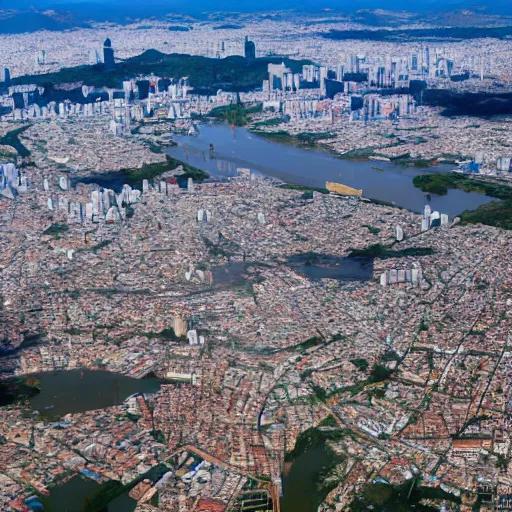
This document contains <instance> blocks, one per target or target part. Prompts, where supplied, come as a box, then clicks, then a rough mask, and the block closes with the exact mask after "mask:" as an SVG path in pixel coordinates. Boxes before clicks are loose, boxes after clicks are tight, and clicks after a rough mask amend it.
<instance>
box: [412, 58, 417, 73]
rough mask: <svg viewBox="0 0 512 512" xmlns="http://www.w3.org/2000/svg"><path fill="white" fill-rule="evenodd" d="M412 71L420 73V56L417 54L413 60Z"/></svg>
mask: <svg viewBox="0 0 512 512" xmlns="http://www.w3.org/2000/svg"><path fill="white" fill-rule="evenodd" d="M411 70H412V71H418V56H417V55H416V54H415V55H413V56H412V58H411Z"/></svg>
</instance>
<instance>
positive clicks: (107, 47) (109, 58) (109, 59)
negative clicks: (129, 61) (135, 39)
mask: <svg viewBox="0 0 512 512" xmlns="http://www.w3.org/2000/svg"><path fill="white" fill-rule="evenodd" d="M103 63H104V64H105V67H106V68H107V69H112V68H113V67H114V66H115V65H116V62H115V60H114V49H113V48H112V41H110V39H109V38H108V37H107V39H105V42H104V43H103Z"/></svg>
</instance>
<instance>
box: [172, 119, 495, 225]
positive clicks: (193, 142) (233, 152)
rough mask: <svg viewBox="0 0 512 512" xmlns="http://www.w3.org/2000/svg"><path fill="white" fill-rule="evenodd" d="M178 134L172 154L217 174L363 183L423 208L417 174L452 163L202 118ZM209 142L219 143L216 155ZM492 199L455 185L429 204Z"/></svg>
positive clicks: (461, 205)
mask: <svg viewBox="0 0 512 512" xmlns="http://www.w3.org/2000/svg"><path fill="white" fill-rule="evenodd" d="M174 140H175V141H176V142H177V143H178V146H174V147H171V148H169V149H168V151H167V152H168V154H169V155H170V156H172V157H173V158H177V159H179V160H182V161H185V162H187V163H189V164H190V165H193V166H195V167H198V168H200V169H202V170H204V171H207V172H209V173H210V175H212V176H224V177H229V176H236V175H237V168H245V169H249V170H251V172H254V173H260V174H264V175H267V176H272V177H274V178H278V179H280V180H283V181H285V182H286V183H291V184H296V185H307V186H311V187H325V182H326V181H335V182H339V183H343V184H345V185H349V186H350V187H354V188H358V189H363V195H364V196H365V197H367V198H371V199H379V200H382V201H390V202H394V203H396V204H397V205H398V206H402V207H403V208H407V209H408V210H411V211H416V212H421V211H423V207H424V205H425V203H426V199H425V193H424V192H422V191H421V190H420V189H417V188H416V187H414V185H413V183H412V180H413V178H414V177H415V176H418V175H421V174H425V173H430V172H443V171H448V170H450V169H451V167H448V166H438V167H435V168H431V169H428V170H423V169H413V168H402V167H399V166H398V165H395V164H392V163H390V162H376V161H352V160H344V159H342V158H338V157H336V156H334V155H331V154H329V153H328V152H327V151H322V150H320V149H307V148H304V149H303V148H298V147H295V146H290V145H286V144H280V143H278V142H274V141H272V140H270V139H267V138H264V137H260V136H258V135H255V134H253V133H251V132H249V131H247V130H245V129H243V128H235V129H232V128H231V127H230V126H228V125H226V124H212V125H208V124H201V125H200V126H199V135H197V136H187V135H179V136H176V137H174ZM210 144H213V146H214V152H213V155H212V157H211V155H210ZM490 201H492V198H490V197H487V196H485V195H483V194H478V193H476V192H464V191H462V190H450V191H449V192H448V194H447V195H446V196H435V195H432V199H431V201H430V205H431V207H432V209H433V210H438V211H439V212H441V213H447V214H448V215H449V216H450V217H454V216H456V215H458V214H459V213H461V212H463V211H464V210H474V209H475V208H477V207H478V206H480V205H482V204H486V203H488V202H490Z"/></svg>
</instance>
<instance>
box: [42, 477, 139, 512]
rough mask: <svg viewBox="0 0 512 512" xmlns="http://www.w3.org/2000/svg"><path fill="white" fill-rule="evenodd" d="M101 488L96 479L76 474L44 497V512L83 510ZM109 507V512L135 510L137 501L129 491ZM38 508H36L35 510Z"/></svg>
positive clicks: (130, 511) (74, 511) (81, 511)
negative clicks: (131, 496)
mask: <svg viewBox="0 0 512 512" xmlns="http://www.w3.org/2000/svg"><path fill="white" fill-rule="evenodd" d="M99 490H100V485H99V484H98V483H97V482H95V481H94V480H91V479H90V478H85V477H83V476H80V475H76V476H74V477H73V478H71V479H70V480H68V481H67V482H65V483H64V484H62V485H57V486H55V487H53V488H52V489H51V491H50V496H48V497H47V498H45V499H44V512H83V511H84V510H85V506H86V505H87V503H88V502H89V501H90V500H91V499H92V498H94V496H96V494H97V493H98V491H99ZM107 507H108V508H106V509H105V510H108V512H133V511H134V510H135V508H136V507H137V502H136V501H135V500H133V499H132V498H130V496H129V495H128V493H123V494H121V496H119V497H118V498H116V499H115V500H113V501H111V502H110V503H109V504H108V506H107ZM36 510H37V509H34V512H36ZM39 510H41V509H39Z"/></svg>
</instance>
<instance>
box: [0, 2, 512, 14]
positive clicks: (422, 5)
mask: <svg viewBox="0 0 512 512" xmlns="http://www.w3.org/2000/svg"><path fill="white" fill-rule="evenodd" d="M91 4H95V5H96V6H97V9H99V10H102V11H106V10H109V9H115V10H116V11H118V13H119V11H139V10H140V11H141V12H144V10H146V11H148V12H149V11H160V12H162V11H169V12H171V11H179V12H186V11H190V12H200V11H212V10H232V11H258V10H266V9H321V8H326V7H328V8H334V9H340V10H346V11H354V10H357V9H363V8H373V9H375V8H381V9H390V10H391V9H392V10H394V9H406V10H416V11H424V10H439V9H447V8H475V7H484V8H486V10H488V11H491V12H511V11H512V1H511V0H415V1H414V2H410V1H408V0H356V1H354V0H279V1H276V0H187V1H183V0H143V1H141V0H0V7H8V8H9V7H11V8H16V7H18V8H20V7H30V6H33V7H36V8H48V7H52V6H54V7H60V8H70V7H71V8H75V9H76V8H79V9H80V7H85V5H89V6H90V5H91ZM119 14H120V13H119Z"/></svg>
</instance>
